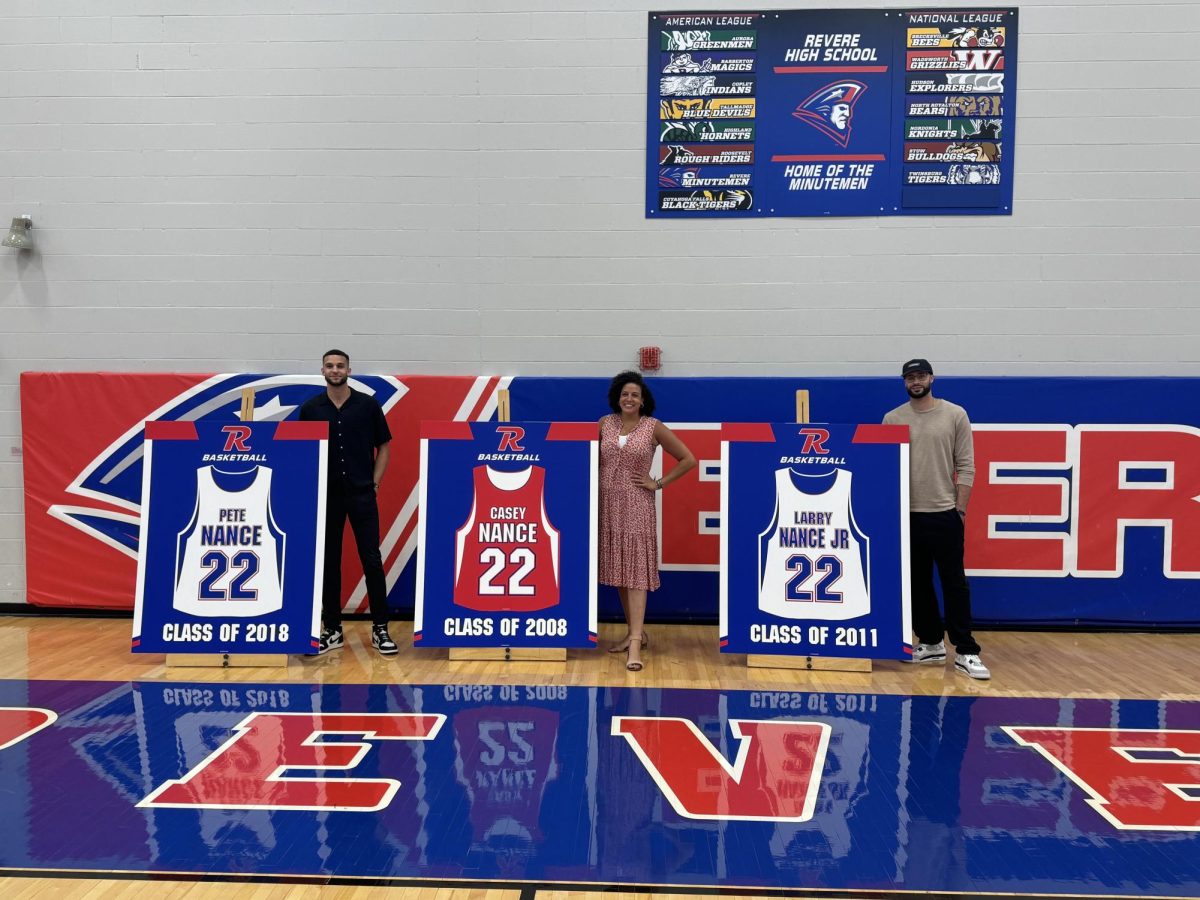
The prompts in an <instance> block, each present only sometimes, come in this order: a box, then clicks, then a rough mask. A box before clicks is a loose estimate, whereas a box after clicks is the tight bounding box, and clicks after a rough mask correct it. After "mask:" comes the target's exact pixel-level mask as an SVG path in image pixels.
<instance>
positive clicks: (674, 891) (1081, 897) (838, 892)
mask: <svg viewBox="0 0 1200 900" xmlns="http://www.w3.org/2000/svg"><path fill="white" fill-rule="evenodd" d="M0 878H54V879H65V878H79V879H87V880H92V881H105V880H107V881H187V882H214V883H227V884H312V885H318V886H324V885H329V886H331V887H332V886H341V887H390V888H462V889H466V890H495V891H519V892H520V900H534V897H535V895H536V894H537V893H538V892H539V891H555V892H568V893H584V892H586V893H637V894H651V895H660V896H672V895H686V894H691V895H695V896H702V897H797V898H806V897H807V898H814V900H817V898H819V900H894V898H910V897H922V898H928V900H975V898H988V900H1008V898H1012V900H1066V898H1070V900H1133V898H1135V897H1137V898H1142V897H1147V898H1150V900H1193V898H1190V897H1185V896H1182V895H1175V894H1157V895H1155V894H1082V893H1070V894H1015V893H1002V892H998V891H981V892H977V893H949V892H944V891H921V890H915V889H914V890H895V891H859V890H854V889H852V888H785V887H765V886H762V885H748V886H743V887H736V886H734V887H716V886H713V885H686V884H683V885H680V884H662V885H658V884H643V883H640V882H629V883H627V884H626V883H617V882H602V881H595V882H588V881H584V882H566V881H562V882H560V881H488V880H486V879H479V880H471V879H462V878H387V877H382V878H380V877H372V876H353V875H297V874H290V875H285V874H280V875H271V874H262V873H257V872H241V873H238V872H121V871H116V872H113V871H101V870H95V869H77V870H72V869H6V868H2V867H0Z"/></svg>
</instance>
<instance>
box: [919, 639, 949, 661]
mask: <svg viewBox="0 0 1200 900" xmlns="http://www.w3.org/2000/svg"><path fill="white" fill-rule="evenodd" d="M912 661H913V662H915V663H944V662H945V661H946V642H945V641H938V642H937V643H936V644H917V646H915V647H913V658H912Z"/></svg>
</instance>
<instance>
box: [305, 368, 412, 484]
mask: <svg viewBox="0 0 1200 900" xmlns="http://www.w3.org/2000/svg"><path fill="white" fill-rule="evenodd" d="M300 419H301V421H304V422H328V423H329V480H330V486H333V484H335V483H337V482H341V484H342V485H343V486H345V487H350V488H358V489H364V488H369V487H372V486H373V485H374V484H375V478H374V476H375V448H376V447H378V446H380V445H381V444H386V443H387V442H388V441H390V440H391V439H392V433H391V431H390V430H388V424H387V419H386V418H384V415H383V408H382V407H381V406H380V405H379V401H378V400H376V399H375V398H374V397H372V396H371V395H369V394H364V393H362V392H361V391H356V390H354V389H353V388H351V389H350V396H349V397H348V398H347V400H346V402H345V403H343V404H342V407H341V409H338V408H337V407H336V406H334V405H333V401H332V400H330V399H329V394H328V393H327V392H326V391H322V392H321V393H319V394H318V395H317V396H315V397H312V398H310V399H308V400H306V401H305V402H304V405H303V406H301V407H300Z"/></svg>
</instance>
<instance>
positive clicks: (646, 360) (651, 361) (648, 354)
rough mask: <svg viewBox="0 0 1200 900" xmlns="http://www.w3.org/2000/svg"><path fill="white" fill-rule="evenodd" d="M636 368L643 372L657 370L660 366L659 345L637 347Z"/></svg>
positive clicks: (660, 353)
mask: <svg viewBox="0 0 1200 900" xmlns="http://www.w3.org/2000/svg"><path fill="white" fill-rule="evenodd" d="M638 368H639V369H641V370H642V371H643V372H657V371H658V370H659V369H661V368H662V348H661V347H639V348H638Z"/></svg>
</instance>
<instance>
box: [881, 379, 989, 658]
mask: <svg viewBox="0 0 1200 900" xmlns="http://www.w3.org/2000/svg"><path fill="white" fill-rule="evenodd" d="M901 375H903V377H904V387H905V389H906V390H907V391H908V402H907V403H905V404H903V405H902V406H897V407H896V408H895V409H893V410H892V411H891V412H889V413H888V414H887V415H886V416H884V417H883V421H884V424H886V425H907V426H908V433H909V472H910V477H909V495H908V496H909V540H910V548H911V554H910V555H911V561H912V613H913V628H914V629H915V630H916V632H917V639H918V641H919V643H918V644H917V646H916V647H915V648H914V649H913V662H915V663H945V661H946V644H945V642H944V640H943V636H944V635H945V634H949V636H950V641H951V643H953V644H954V647H955V650H956V651H957V653H956V655H955V657H954V667H955V669H957V670H958V671H960V672H963V673H964V674H966V675H969V676H970V677H972V678H979V679H987V678H991V677H992V674H991V672H989V671H988V668H987V666H985V665H984V664H983V661H982V660H981V659H980V658H979V644H978V643H976V641H975V638H974V637H972V636H971V589H970V586H969V585H968V584H967V576H966V573H965V572H964V571H963V522H964V521H965V519H966V517H967V503H968V501H969V500H970V499H971V485H972V484H974V482H975V449H974V445H973V443H972V440H971V422H970V420H969V419H968V418H967V413H966V410H964V409H963V408H962V407H961V406H956V405H955V404H953V403H950V402H949V401H947V400H940V399H938V398H937V397H934V396H933V367H932V366H931V365H930V364H929V361H928V360H925V359H910V360H909V361H908V362H906V363H905V364H904V366H903V367H902V369H901ZM935 564H936V565H937V572H938V580H939V581H941V583H942V600H943V602H944V604H945V607H946V617H945V620H944V621H943V619H942V615H941V613H940V612H939V611H938V601H937V594H936V593H935V592H934V588H933V567H934V565H935Z"/></svg>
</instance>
